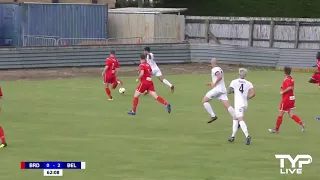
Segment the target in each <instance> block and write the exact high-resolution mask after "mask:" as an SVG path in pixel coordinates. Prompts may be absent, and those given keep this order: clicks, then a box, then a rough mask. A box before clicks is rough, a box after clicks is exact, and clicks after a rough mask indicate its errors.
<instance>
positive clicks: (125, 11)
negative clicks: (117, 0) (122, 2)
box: [109, 7, 187, 14]
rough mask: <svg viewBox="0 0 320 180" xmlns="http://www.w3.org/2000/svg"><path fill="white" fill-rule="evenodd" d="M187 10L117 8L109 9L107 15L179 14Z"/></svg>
mask: <svg viewBox="0 0 320 180" xmlns="http://www.w3.org/2000/svg"><path fill="white" fill-rule="evenodd" d="M186 10H187V8H133V7H128V8H117V9H109V13H119V14H164V13H180V12H183V11H186Z"/></svg>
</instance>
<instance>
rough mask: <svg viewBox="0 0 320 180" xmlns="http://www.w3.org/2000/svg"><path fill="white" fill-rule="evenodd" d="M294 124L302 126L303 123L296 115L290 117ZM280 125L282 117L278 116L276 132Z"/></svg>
mask: <svg viewBox="0 0 320 180" xmlns="http://www.w3.org/2000/svg"><path fill="white" fill-rule="evenodd" d="M291 118H292V119H293V120H294V121H295V122H296V123H298V124H300V125H302V124H303V122H302V121H301V119H300V118H299V117H298V116H297V115H293V116H292V117H291ZM281 123H282V117H281V116H278V119H277V123H276V129H275V130H276V131H279V129H280V126H281Z"/></svg>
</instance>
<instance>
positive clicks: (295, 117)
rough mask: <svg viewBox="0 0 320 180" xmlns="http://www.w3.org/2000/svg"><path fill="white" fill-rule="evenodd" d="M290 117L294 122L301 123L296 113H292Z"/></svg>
mask: <svg viewBox="0 0 320 180" xmlns="http://www.w3.org/2000/svg"><path fill="white" fill-rule="evenodd" d="M291 118H292V119H293V120H294V121H295V122H296V123H298V124H300V125H302V124H303V123H302V121H301V119H300V118H299V117H298V116H297V115H293V116H292V117H291Z"/></svg>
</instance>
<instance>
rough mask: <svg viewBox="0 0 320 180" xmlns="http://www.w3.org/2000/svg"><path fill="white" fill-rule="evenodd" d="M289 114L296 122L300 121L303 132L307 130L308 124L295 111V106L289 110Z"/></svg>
mask: <svg viewBox="0 0 320 180" xmlns="http://www.w3.org/2000/svg"><path fill="white" fill-rule="evenodd" d="M288 114H289V116H290V118H291V119H293V120H294V121H295V122H296V123H298V124H299V125H300V126H301V128H302V132H304V131H305V130H306V129H305V126H306V125H305V124H304V123H303V122H302V120H301V119H300V117H299V116H298V115H296V114H295V113H294V110H293V108H292V109H290V110H289V111H288Z"/></svg>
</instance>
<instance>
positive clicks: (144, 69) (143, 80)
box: [128, 54, 171, 115]
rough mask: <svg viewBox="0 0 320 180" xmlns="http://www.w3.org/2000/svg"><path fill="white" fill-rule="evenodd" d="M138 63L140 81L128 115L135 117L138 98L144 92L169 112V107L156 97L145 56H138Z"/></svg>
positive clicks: (150, 71)
mask: <svg viewBox="0 0 320 180" xmlns="http://www.w3.org/2000/svg"><path fill="white" fill-rule="evenodd" d="M140 62H141V64H140V65H139V77H138V80H139V81H140V84H139V86H138V87H137V89H136V92H135V93H134V97H133V107H132V110H131V111H129V112H128V114H130V115H136V110H137V106H138V103H139V97H140V95H141V94H142V93H144V92H145V91H148V92H149V94H150V95H151V96H152V97H153V98H154V99H156V100H157V101H158V102H160V103H161V104H163V105H165V106H166V108H167V111H168V113H170V112H171V105H170V104H168V103H167V102H166V101H165V100H164V99H163V98H162V97H160V96H158V95H157V93H156V90H155V88H154V85H153V81H152V79H151V73H152V69H151V66H150V65H149V64H148V63H147V61H146V55H144V54H141V55H140Z"/></svg>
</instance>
